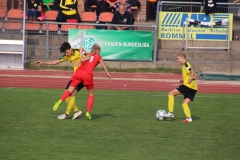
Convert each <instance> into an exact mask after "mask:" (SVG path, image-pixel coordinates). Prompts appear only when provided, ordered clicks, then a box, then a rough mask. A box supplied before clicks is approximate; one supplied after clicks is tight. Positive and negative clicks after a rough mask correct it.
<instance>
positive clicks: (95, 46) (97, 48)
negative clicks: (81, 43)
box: [91, 44, 101, 53]
mask: <svg viewBox="0 0 240 160" xmlns="http://www.w3.org/2000/svg"><path fill="white" fill-rule="evenodd" d="M97 50H99V51H101V47H100V46H99V45H98V44H94V45H93V46H92V49H91V53H96V51H97Z"/></svg>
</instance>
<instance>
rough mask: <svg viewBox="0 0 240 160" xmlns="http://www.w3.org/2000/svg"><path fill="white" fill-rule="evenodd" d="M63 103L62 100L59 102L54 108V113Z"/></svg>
mask: <svg viewBox="0 0 240 160" xmlns="http://www.w3.org/2000/svg"><path fill="white" fill-rule="evenodd" d="M61 103H62V100H59V101H57V102H56V103H55V104H54V106H53V111H56V110H57V109H58V107H59V105H60V104H61Z"/></svg>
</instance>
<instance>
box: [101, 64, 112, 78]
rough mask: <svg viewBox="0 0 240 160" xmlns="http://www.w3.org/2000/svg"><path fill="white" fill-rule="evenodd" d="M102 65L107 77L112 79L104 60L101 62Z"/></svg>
mask: <svg viewBox="0 0 240 160" xmlns="http://www.w3.org/2000/svg"><path fill="white" fill-rule="evenodd" d="M100 63H101V65H102V66H103V69H104V70H105V72H106V73H107V77H109V78H110V79H111V75H110V74H109V72H108V69H107V67H106V65H105V63H104V61H103V60H102V59H101V60H100Z"/></svg>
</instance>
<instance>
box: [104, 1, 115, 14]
mask: <svg viewBox="0 0 240 160" xmlns="http://www.w3.org/2000/svg"><path fill="white" fill-rule="evenodd" d="M117 2H118V0H103V2H102V12H106V11H107V7H110V8H111V11H112V13H115V11H116V4H115V3H117Z"/></svg>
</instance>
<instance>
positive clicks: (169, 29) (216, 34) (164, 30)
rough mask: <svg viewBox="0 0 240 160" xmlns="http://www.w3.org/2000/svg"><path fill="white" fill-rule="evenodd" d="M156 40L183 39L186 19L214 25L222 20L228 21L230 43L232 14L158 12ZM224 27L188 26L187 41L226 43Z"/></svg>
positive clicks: (225, 29) (225, 28)
mask: <svg viewBox="0 0 240 160" xmlns="http://www.w3.org/2000/svg"><path fill="white" fill-rule="evenodd" d="M159 15H160V16H159V28H158V39H162V40H182V39H183V37H184V30H183V29H184V22H185V21H186V19H187V18H189V19H193V20H196V21H200V22H202V24H214V22H219V21H222V20H224V19H229V20H230V22H229V30H230V35H229V38H230V41H231V40H232V25H233V14H232V13H213V14H209V15H206V14H205V13H184V12H159ZM227 31H228V30H227V26H226V25H211V26H207V25H199V24H189V25H188V39H189V40H214V41H226V36H227Z"/></svg>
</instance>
